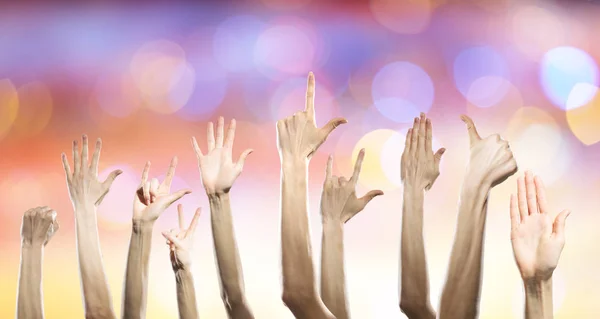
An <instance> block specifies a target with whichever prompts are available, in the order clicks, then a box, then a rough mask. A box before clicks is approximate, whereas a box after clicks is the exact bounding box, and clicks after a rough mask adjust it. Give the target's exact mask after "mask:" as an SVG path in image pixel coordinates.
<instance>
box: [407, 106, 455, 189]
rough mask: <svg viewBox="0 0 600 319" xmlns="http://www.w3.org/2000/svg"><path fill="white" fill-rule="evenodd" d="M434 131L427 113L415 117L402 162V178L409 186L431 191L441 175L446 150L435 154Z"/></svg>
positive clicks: (408, 134) (443, 149)
mask: <svg viewBox="0 0 600 319" xmlns="http://www.w3.org/2000/svg"><path fill="white" fill-rule="evenodd" d="M432 131H433V129H432V126H431V120H430V119H428V118H427V117H426V116H425V113H421V117H420V118H418V117H415V120H414V124H413V127H412V128H411V129H408V133H407V134H406V143H405V146H404V152H403V153H402V161H401V178H402V181H403V182H404V184H405V185H407V186H410V187H416V188H418V189H425V190H429V189H430V188H431V186H432V185H433V183H434V182H435V180H436V179H437V177H438V176H439V175H440V160H441V159H442V155H444V152H446V149H445V148H440V149H439V150H438V151H437V152H435V154H434V153H433V149H432V145H431V143H432V139H433V137H432V135H433V132H432Z"/></svg>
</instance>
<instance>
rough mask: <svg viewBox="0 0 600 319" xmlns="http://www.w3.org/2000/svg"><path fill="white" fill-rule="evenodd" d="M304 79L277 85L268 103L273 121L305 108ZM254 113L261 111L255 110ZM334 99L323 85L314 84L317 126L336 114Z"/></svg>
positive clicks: (291, 80) (305, 82)
mask: <svg viewBox="0 0 600 319" xmlns="http://www.w3.org/2000/svg"><path fill="white" fill-rule="evenodd" d="M306 85H307V79H306V78H292V79H289V80H287V81H285V82H283V83H281V84H280V85H279V87H278V88H277V89H276V90H275V92H274V93H273V95H272V96H271V100H270V103H269V106H270V109H271V117H272V119H273V120H274V121H277V120H279V119H282V118H286V117H288V116H291V115H292V114H294V113H296V112H298V111H302V110H304V108H305V107H306ZM255 111H261V112H262V109H257V110H255ZM336 111H337V102H336V100H335V97H334V96H333V94H331V92H330V91H329V90H328V89H327V87H326V86H325V85H323V84H322V83H320V82H319V80H318V79H317V82H316V83H315V117H316V119H317V125H318V126H322V125H324V124H325V123H327V121H329V120H330V119H331V118H333V116H334V115H335V114H337V112H336Z"/></svg>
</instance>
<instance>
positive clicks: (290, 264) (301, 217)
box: [281, 159, 332, 319]
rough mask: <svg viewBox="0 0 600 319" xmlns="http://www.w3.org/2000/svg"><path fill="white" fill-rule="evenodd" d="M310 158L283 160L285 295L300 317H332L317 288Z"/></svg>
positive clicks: (287, 304) (286, 300)
mask: <svg viewBox="0 0 600 319" xmlns="http://www.w3.org/2000/svg"><path fill="white" fill-rule="evenodd" d="M307 170H308V162H307V160H306V159H298V160H292V161H286V160H285V159H284V160H283V161H282V180H281V183H282V186H281V209H282V212H281V250H282V251H281V255H282V271H283V299H284V301H285V303H286V306H287V307H288V308H290V310H291V311H292V312H293V313H294V315H295V316H296V317H297V318H311V319H312V318H315V319H318V318H332V315H331V314H330V313H329V311H328V310H327V308H326V307H325V305H324V304H323V302H322V301H321V299H320V298H319V296H318V293H317V291H316V288H315V283H314V281H315V276H314V269H313V264H312V252H311V247H310V231H309V228H308V213H307V173H308V172H307Z"/></svg>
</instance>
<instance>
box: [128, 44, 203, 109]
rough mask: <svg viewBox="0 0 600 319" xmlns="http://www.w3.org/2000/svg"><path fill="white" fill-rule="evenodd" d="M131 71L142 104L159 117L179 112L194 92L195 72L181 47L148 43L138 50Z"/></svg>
mask: <svg viewBox="0 0 600 319" xmlns="http://www.w3.org/2000/svg"><path fill="white" fill-rule="evenodd" d="M130 71H131V74H132V76H133V79H134V81H135V83H136V84H137V87H138V89H139V91H140V93H141V95H142V97H143V99H144V102H145V103H144V104H145V105H146V106H147V107H148V108H150V109H152V110H153V111H155V112H158V113H163V114H169V113H174V112H176V111H177V110H179V109H181V108H182V107H183V106H184V105H185V104H186V103H187V101H188V99H189V98H190V95H191V93H192V90H193V88H194V81H195V70H194V68H193V67H192V66H191V65H190V64H189V63H188V62H187V61H186V59H185V52H184V51H183V49H182V48H181V46H179V45H178V44H176V43H174V42H170V41H167V40H158V41H153V42H149V43H146V44H144V45H143V46H142V47H141V48H140V49H138V51H137V52H136V53H135V55H134V56H133V58H132V61H131V67H130Z"/></svg>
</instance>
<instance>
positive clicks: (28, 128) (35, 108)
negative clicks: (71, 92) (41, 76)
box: [13, 82, 53, 136]
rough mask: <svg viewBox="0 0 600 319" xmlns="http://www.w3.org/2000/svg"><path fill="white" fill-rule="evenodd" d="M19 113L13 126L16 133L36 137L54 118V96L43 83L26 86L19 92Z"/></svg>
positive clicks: (20, 88)
mask: <svg viewBox="0 0 600 319" xmlns="http://www.w3.org/2000/svg"><path fill="white" fill-rule="evenodd" d="M17 92H18V95H19V113H18V115H17V119H16V120H15V122H14V124H13V130H14V131H15V133H17V134H19V135H21V136H34V135H36V134H38V133H40V132H41V131H43V130H44V128H46V125H48V123H49V122H50V118H51V117H52V104H53V102H52V95H51V94H50V90H49V89H48V87H46V85H44V84H43V83H41V82H31V83H28V84H25V85H23V86H21V87H19V89H18V90H17Z"/></svg>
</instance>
